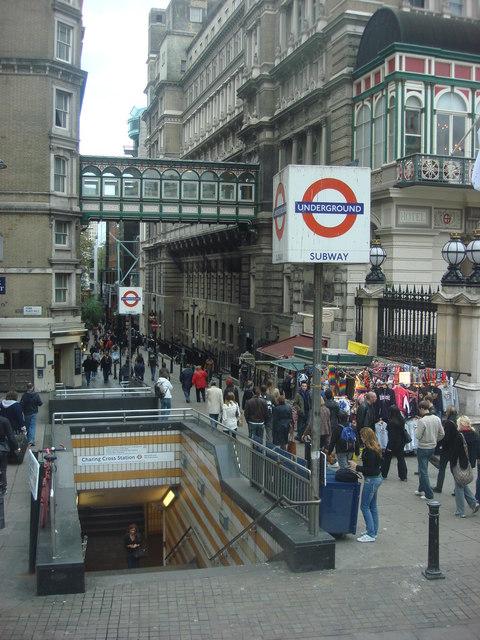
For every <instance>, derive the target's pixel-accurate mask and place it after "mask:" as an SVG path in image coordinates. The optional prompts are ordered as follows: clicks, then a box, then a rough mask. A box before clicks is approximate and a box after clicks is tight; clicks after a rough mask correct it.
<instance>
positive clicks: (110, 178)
mask: <svg viewBox="0 0 480 640" xmlns="http://www.w3.org/2000/svg"><path fill="white" fill-rule="evenodd" d="M102 179H103V189H102V195H103V196H104V197H106V198H118V196H119V195H120V171H119V170H118V169H116V168H115V167H108V168H107V169H105V171H104V172H103V174H102Z"/></svg>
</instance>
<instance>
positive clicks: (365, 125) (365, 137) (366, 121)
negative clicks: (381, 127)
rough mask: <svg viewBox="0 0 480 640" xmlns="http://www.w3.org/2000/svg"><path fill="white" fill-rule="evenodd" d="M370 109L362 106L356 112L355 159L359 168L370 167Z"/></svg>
mask: <svg viewBox="0 0 480 640" xmlns="http://www.w3.org/2000/svg"><path fill="white" fill-rule="evenodd" d="M370 145H371V129H370V107H369V106H368V105H366V104H364V105H363V106H362V107H360V109H359V110H358V111H357V118H356V123H355V158H358V164H359V165H360V166H361V167H369V166H370Z"/></svg>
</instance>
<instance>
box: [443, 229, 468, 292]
mask: <svg viewBox="0 0 480 640" xmlns="http://www.w3.org/2000/svg"><path fill="white" fill-rule="evenodd" d="M465 255H466V249H465V245H464V244H463V242H462V241H461V239H460V234H459V233H452V234H451V236H450V240H449V241H448V242H446V243H445V244H444V245H443V249H442V258H443V259H444V260H445V262H446V263H447V264H448V270H447V271H446V272H445V273H444V274H443V277H442V280H441V282H442V285H443V286H450V287H455V286H457V287H458V286H462V285H464V284H465V278H464V276H463V274H462V272H461V271H460V269H459V267H460V265H461V264H462V262H463V261H464V260H465Z"/></svg>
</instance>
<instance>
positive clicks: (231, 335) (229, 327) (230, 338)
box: [228, 324, 233, 344]
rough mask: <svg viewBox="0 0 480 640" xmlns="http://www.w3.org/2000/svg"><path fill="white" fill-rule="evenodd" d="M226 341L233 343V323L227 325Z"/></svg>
mask: <svg viewBox="0 0 480 640" xmlns="http://www.w3.org/2000/svg"><path fill="white" fill-rule="evenodd" d="M228 342H229V344H233V324H229V325H228Z"/></svg>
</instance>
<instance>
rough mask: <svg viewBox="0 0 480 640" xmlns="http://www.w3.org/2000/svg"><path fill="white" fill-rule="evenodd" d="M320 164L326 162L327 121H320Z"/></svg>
mask: <svg viewBox="0 0 480 640" xmlns="http://www.w3.org/2000/svg"><path fill="white" fill-rule="evenodd" d="M320 164H321V165H326V164H327V121H326V120H323V121H322V134H321V140H320Z"/></svg>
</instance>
